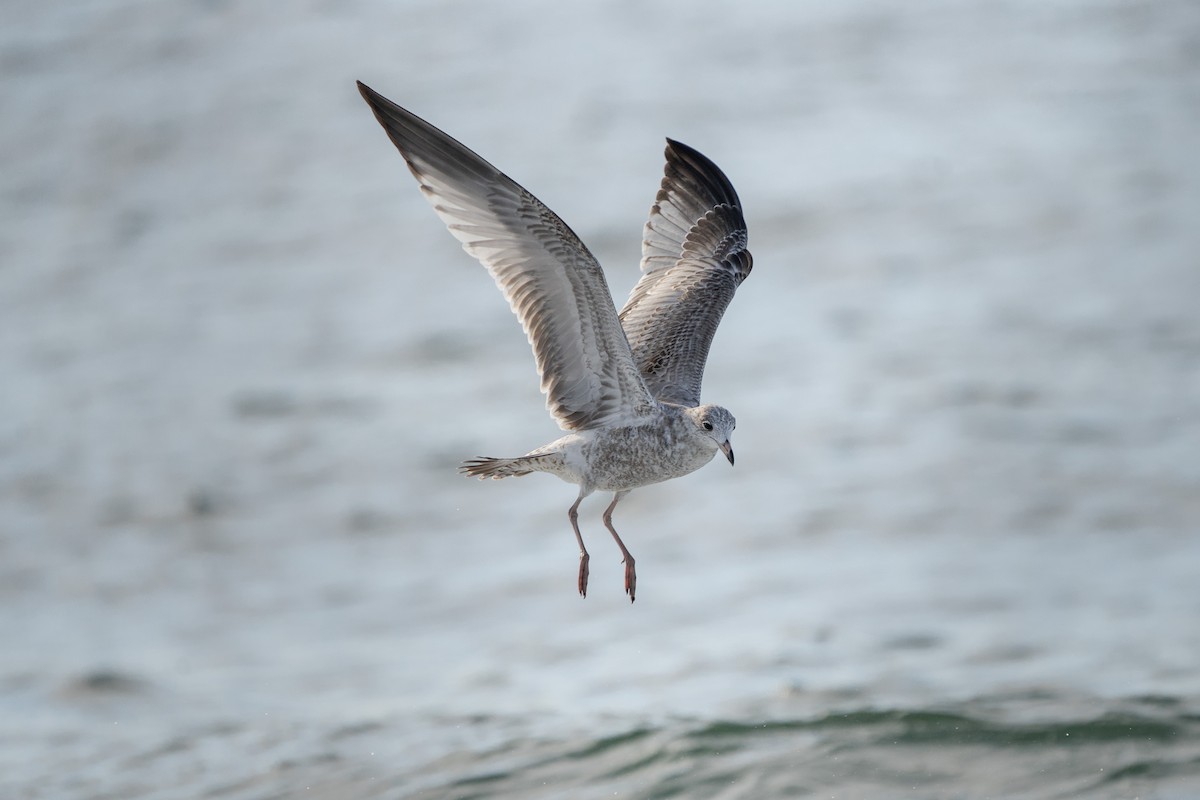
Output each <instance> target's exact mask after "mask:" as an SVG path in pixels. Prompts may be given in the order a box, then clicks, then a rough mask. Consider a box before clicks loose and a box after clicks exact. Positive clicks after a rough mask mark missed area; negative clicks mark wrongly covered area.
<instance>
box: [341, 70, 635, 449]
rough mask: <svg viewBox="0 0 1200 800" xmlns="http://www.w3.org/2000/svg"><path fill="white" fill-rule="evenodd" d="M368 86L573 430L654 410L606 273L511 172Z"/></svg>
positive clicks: (556, 411) (549, 402)
mask: <svg viewBox="0 0 1200 800" xmlns="http://www.w3.org/2000/svg"><path fill="white" fill-rule="evenodd" d="M358 87H359V91H360V92H361V93H362V96H363V98H364V99H365V100H366V101H367V104H368V105H370V106H371V109H372V110H373V111H374V112H375V117H376V119H378V120H379V123H380V124H381V125H383V128H384V130H386V131H387V134H388V136H389V137H390V138H391V140H392V143H393V144H395V145H396V147H397V149H399V151H400V154H401V155H402V156H404V160H405V162H406V163H407V164H408V168H409V170H411V171H412V174H413V175H414V176H415V177H416V179H417V181H418V182H419V183H420V185H421V191H422V192H423V193H424V195H425V197H426V199H428V200H429V202H430V203H431V204H432V205H433V208H434V210H435V211H436V212H437V214H438V216H440V217H441V218H442V221H443V222H445V223H446V226H447V227H448V228H449V229H450V232H451V233H452V234H453V235H454V236H455V237H456V238H457V239H458V240H459V241H461V242H462V244H463V248H464V249H465V250H466V251H467V252H468V253H470V254H471V255H473V256H475V258H477V259H478V260H479V261H480V262H481V263H482V264H483V265H484V266H485V267H486V268H487V270H488V272H490V273H491V274H492V277H493V278H495V280H496V283H497V284H498V285H499V287H500V289H501V291H502V292H503V293H504V296H505V297H506V298H507V299H508V302H509V304H510V305H511V306H512V309H513V311H514V312H515V313H516V315H517V317H518V319H520V321H521V325H522V327H523V328H524V329H525V333H526V335H527V336H528V337H529V342H530V344H531V345H532V346H533V352H534V357H535V359H536V361H537V368H538V372H539V373H540V374H541V378H542V391H543V392H544V393H545V395H546V407H547V409H549V411H550V413H551V414H552V415H553V416H554V418H555V419H556V420H557V421H558V424H559V426H560V427H562V428H563V429H564V430H568V431H578V430H586V429H589V428H594V427H604V426H605V425H607V424H610V423H611V422H613V421H616V420H620V419H626V418H630V417H636V416H641V415H644V414H647V413H650V411H651V409H652V408H653V407H654V399H653V395H651V393H650V391H649V390H648V388H647V387H646V384H645V382H644V381H643V380H642V377H641V374H640V373H639V372H638V369H637V366H636V364H635V362H634V360H633V354H632V352H631V350H630V347H629V342H628V340H627V339H626V338H625V333H624V331H623V329H622V327H621V323H620V320H619V319H618V317H617V311H616V308H615V307H614V306H613V301H612V295H611V293H610V292H609V290H608V284H607V282H606V281H605V279H604V272H603V271H602V270H601V268H600V265H599V264H598V263H597V261H596V259H595V257H593V256H592V254H591V253H590V252H589V251H588V249H587V248H586V247H584V245H583V243H582V242H581V241H580V240H579V237H578V236H576V235H575V233H574V232H573V231H572V230H571V229H570V228H568V227H567V225H566V224H565V223H564V222H563V221H562V220H561V219H559V217H558V215H557V214H555V213H554V212H553V211H551V210H550V209H549V208H547V207H546V206H545V205H544V204H543V203H542V202H541V201H540V200H538V199H537V198H536V197H534V196H533V195H532V194H530V193H529V192H527V191H526V190H525V189H523V188H522V187H521V186H519V185H518V184H517V183H515V182H514V181H513V180H512V179H510V178H509V177H508V176H506V175H504V174H503V173H501V172H500V171H499V170H497V169H496V168H495V167H493V166H492V165H491V164H489V163H488V162H486V161H484V160H483V159H482V158H480V157H479V156H478V155H476V154H475V153H473V152H472V151H471V150H469V149H467V148H466V147H465V146H463V145H462V144H461V143H459V142H458V141H456V140H454V139H453V138H451V137H450V136H448V135H446V134H445V133H443V132H442V131H440V130H438V129H437V128H435V127H433V126H432V125H430V124H429V123H428V122H425V121H424V120H422V119H421V118H419V117H417V116H416V115H414V114H412V113H411V112H409V111H407V110H405V109H403V108H401V107H400V106H398V105H396V104H395V103H393V102H391V101H390V100H388V99H387V98H385V97H383V96H382V95H380V94H379V93H377V92H375V91H374V90H372V89H371V88H370V87H368V86H366V85H364V84H363V83H361V82H360V83H359V84H358Z"/></svg>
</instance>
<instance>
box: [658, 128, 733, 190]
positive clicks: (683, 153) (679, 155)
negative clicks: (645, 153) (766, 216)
mask: <svg viewBox="0 0 1200 800" xmlns="http://www.w3.org/2000/svg"><path fill="white" fill-rule="evenodd" d="M665 155H666V158H667V168H668V174H669V170H670V168H671V167H672V165H674V166H675V167H676V168H677V169H680V170H682V171H683V173H684V174H685V175H689V176H691V178H692V179H693V180H695V181H697V182H699V183H700V184H701V185H702V186H704V187H705V188H706V190H707V192H708V194H709V196H710V198H711V199H712V201H713V202H714V203H725V204H727V205H731V206H737V207H739V208H740V207H741V201H740V200H738V195H737V191H736V190H734V188H733V183H732V182H731V181H730V180H729V178H728V177H726V175H725V173H724V172H723V171H721V168H720V167H718V166H717V165H716V163H714V162H713V160H712V159H711V158H709V157H708V156H706V155H704V154H703V153H701V152H700V151H699V150H697V149H696V148H694V147H691V146H689V145H686V144H684V143H683V142H681V141H679V140H677V139H672V138H671V137H669V136H668V137H667V149H666V152H665Z"/></svg>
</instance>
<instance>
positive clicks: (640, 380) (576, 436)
mask: <svg viewBox="0 0 1200 800" xmlns="http://www.w3.org/2000/svg"><path fill="white" fill-rule="evenodd" d="M358 90H359V91H360V92H361V93H362V96H363V98H364V99H365V100H366V101H367V104H368V105H370V106H371V109H372V110H373V111H374V112H375V117H376V119H378V120H379V123H380V124H381V125H383V128H384V130H386V131H387V134H388V136H389V137H390V138H391V140H392V143H393V144H395V145H396V147H397V148H398V149H399V150H400V154H401V155H402V156H404V160H405V162H407V164H408V168H409V170H411V171H412V174H413V175H414V176H415V177H416V179H417V181H418V182H419V183H420V185H421V191H422V192H423V193H424V194H425V197H426V199H427V200H429V202H430V203H431V204H432V205H433V208H434V210H435V211H436V212H437V214H438V216H440V217H441V218H442V221H443V222H445V223H446V226H447V227H448V228H449V229H450V233H452V234H453V235H454V236H455V238H457V239H458V240H459V241H460V242H462V244H463V248H464V249H465V250H466V251H467V252H468V253H470V254H471V255H473V256H475V258H477V259H479V261H480V263H482V264H483V265H484V266H485V267H486V268H487V270H488V272H490V273H491V274H492V277H493V278H495V279H496V283H497V284H498V285H499V286H500V290H501V291H502V292H504V296H505V297H506V298H507V299H508V302H509V304H510V305H511V306H512V309H513V311H514V312H515V313H516V315H517V317H518V318H519V319H520V321H521V325H522V326H523V327H524V329H525V333H526V334H527V335H528V337H529V343H530V344H531V345H532V346H533V354H534V357H535V358H536V359H537V367H538V372H539V373H540V374H541V377H542V392H543V393H545V395H546V407H547V409H549V411H550V414H551V415H552V416H553V417H554V419H555V421H556V422H558V425H559V427H560V428H562V429H563V430H564V431H566V432H567V435H566V436H563V437H562V438H561V439H557V440H555V441H553V442H551V443H550V444H547V445H544V446H542V447H539V448H537V449H536V450H532V451H530V452H528V453H526V454H525V455H523V456H518V457H517V458H475V459H471V460H470V461H467V462H466V463H464V464H463V465H462V467H460V471H461V472H463V473H464V474H466V475H471V476H477V477H479V478H495V479H499V478H508V477H512V476H517V475H528V474H529V473H531V472H549V473H550V474H552V475H557V476H558V477H560V478H562V479H563V480H565V481H567V482H569V483H574V484H577V485H578V486H579V496H578V497H577V498H576V499H575V502H574V503H573V504H572V505H571V508H570V510H569V511H568V512H567V516H568V518H569V519H570V520H571V528H572V529H573V530H574V532H575V540H576V541H577V542H578V543H579V593H580V594H581V595H583V596H585V597H586V596H587V583H588V560H589V556H588V552H587V548H585V547H584V546H583V536H581V535H580V533H579V504H580V502H582V500H583V498H585V497H587V496H588V495H590V494H591V493H592V492H595V491H597V490H599V491H604V492H612V493H613V499H612V502H611V503H609V505H608V508H607V509H605V511H604V526H605V527H606V528H608V531H609V533H611V534H612V537H613V540H614V541H615V542H616V543H617V547H618V548H620V550H621V555H622V557H623V559H624V564H625V592H626V594H628V595H629V599H630V601H631V602H632V601H633V600H634V598H635V595H636V591H637V572H636V571H635V569H634V559H633V556H632V555H631V554H630V553H629V550H628V549H627V548H626V547H625V543H624V542H622V541H621V537H620V536H619V535H618V534H617V531H616V529H615V528H613V524H612V513H613V509H614V508H616V507H617V503H618V502H619V501H620V500H621V498H622V497H624V496H625V495H627V494H629V492H630V490H631V489H636V488H637V487H639V486H646V485H648V484H651V483H658V482H659V481H665V480H670V479H671V478H678V477H680V476H682V475H687V474H688V473H690V472H694V471H695V470H697V469H699V468H700V467H702V466H704V465H705V464H707V463H708V462H709V461H710V460H712V457H713V456H714V455H716V453H717V451H718V450H720V451H721V452H723V453H724V454H725V457H726V458H728V459H729V463H730V464H733V448H732V447H731V446H730V444H729V437H730V435H731V434H732V433H733V429H734V428H735V427H737V423H736V422H735V420H734V418H733V415H732V414H730V413H729V411H727V410H726V409H724V408H722V407H721V406H716V405H708V404H706V405H701V404H700V382H701V379H702V378H703V376H704V362H705V359H706V358H707V357H708V348H709V345H710V344H711V343H712V338H713V334H714V333H715V332H716V330H717V324H718V323H719V322H720V321H721V315H722V314H724V313H725V309H726V308H727V307H728V305H729V301H730V300H732V299H733V294H734V291H735V290H736V289H737V287H738V285H739V284H741V282H742V281H743V280H745V279H746V276H747V275H749V274H750V267H751V263H752V260H751V258H750V252H749V251H748V250H747V249H746V221H745V219H743V217H742V208H741V203H740V202H739V201H738V197H737V193H736V192H734V190H733V185H732V184H730V182H729V179H728V178H726V177H725V175H724V173H722V172H721V170H720V169H718V168H717V165H716V164H714V163H712V162H711V161H709V160H708V159H707V158H705V157H704V156H702V155H701V154H700V153H698V152H696V151H695V150H693V149H692V148H690V147H688V146H687V145H685V144H680V143H679V142H675V141H672V140H670V139H668V140H667V149H666V158H667V163H666V168H665V175H664V177H663V180H662V184H661V188H660V189H659V191H658V195H657V196H656V197H655V198H654V205H653V206H651V208H650V218H649V220H648V221H647V222H646V226H645V229H644V232H643V236H642V265H641V267H642V277H641V280H639V281H638V283H637V285H636V286H634V288H633V292H632V293H631V294H630V296H629V300H628V301H627V302H626V303H625V308H624V309H622V311H621V313H620V314H619V315H618V314H617V309H616V307H615V306H614V305H613V301H612V295H611V294H610V293H609V290H608V284H607V282H606V281H605V280H604V272H603V271H602V270H601V269H600V264H599V263H598V262H597V261H596V259H595V257H594V256H592V254H591V253H590V252H589V251H588V249H587V248H586V247H584V245H583V242H581V241H580V240H579V237H577V236H576V235H575V234H574V232H572V231H571V229H570V228H568V227H567V226H566V224H565V223H564V222H563V221H562V220H561V219H559V217H558V215H557V214H555V213H554V212H553V211H551V210H550V209H549V208H547V207H546V206H545V205H544V204H543V203H542V202H541V201H540V200H538V199H537V198H536V197H534V196H533V195H532V194H530V193H529V192H527V191H525V189H523V188H521V187H520V186H518V185H517V184H516V183H515V182H514V181H513V180H512V179H510V178H509V177H508V176H507V175H505V174H503V173H502V172H500V171H499V170H497V169H496V168H495V167H493V166H492V165H491V164H489V163H488V162H486V161H484V160H483V159H482V158H480V157H479V156H477V155H476V154H475V153H473V152H471V151H470V150H468V149H467V148H466V147H464V146H463V145H462V144H461V143H459V142H458V141H456V140H454V139H452V138H451V137H449V136H447V135H446V134H444V133H442V132H441V131H440V130H438V129H437V128H435V127H433V126H432V125H430V124H429V123H428V122H426V121H425V120H423V119H421V118H419V117H417V116H415V115H414V114H412V113H410V112H409V111H406V110H405V109H403V108H401V107H400V106H398V105H396V104H395V103H393V102H392V101H390V100H388V99H387V98H385V97H383V96H382V95H380V94H378V93H377V92H375V91H374V90H372V89H371V88H370V87H368V86H366V85H365V84H363V83H361V82H359V84H358Z"/></svg>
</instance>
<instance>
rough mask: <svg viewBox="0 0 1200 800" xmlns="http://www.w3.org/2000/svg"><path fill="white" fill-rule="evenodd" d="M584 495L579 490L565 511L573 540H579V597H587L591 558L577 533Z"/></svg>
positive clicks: (581, 537)
mask: <svg viewBox="0 0 1200 800" xmlns="http://www.w3.org/2000/svg"><path fill="white" fill-rule="evenodd" d="M584 497H585V495H584V493H583V492H580V493H579V497H577V498H575V502H574V504H572V506H571V508H570V509H569V510H568V511H567V519H569V520H571V528H573V529H574V531H575V541H577V542H579V595H580V596H581V597H587V581H588V560H589V559H590V558H591V556H589V555H588V551H587V548H586V547H584V546H583V536H581V535H580V533H579V504H580V503H582V502H583V498H584Z"/></svg>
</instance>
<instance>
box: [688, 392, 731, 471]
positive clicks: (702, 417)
mask: <svg viewBox="0 0 1200 800" xmlns="http://www.w3.org/2000/svg"><path fill="white" fill-rule="evenodd" d="M687 415H688V417H689V418H691V419H692V421H693V422H695V423H696V429H697V432H698V433H699V434H700V435H701V436H704V437H707V438H709V439H711V440H712V441H713V443H714V444H716V446H717V448H718V449H720V451H721V452H722V453H724V454H725V457H726V458H727V459H729V463H730V465H732V464H733V445H731V444H730V443H729V438H730V437H731V436H733V429H734V428H736V427H737V420H736V419H734V418H733V414H730V413H729V410H728V409H725V408H722V407H721V406H714V405H703V406H696V407H695V408H689V409H688V410H687Z"/></svg>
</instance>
